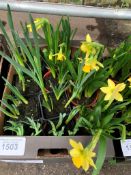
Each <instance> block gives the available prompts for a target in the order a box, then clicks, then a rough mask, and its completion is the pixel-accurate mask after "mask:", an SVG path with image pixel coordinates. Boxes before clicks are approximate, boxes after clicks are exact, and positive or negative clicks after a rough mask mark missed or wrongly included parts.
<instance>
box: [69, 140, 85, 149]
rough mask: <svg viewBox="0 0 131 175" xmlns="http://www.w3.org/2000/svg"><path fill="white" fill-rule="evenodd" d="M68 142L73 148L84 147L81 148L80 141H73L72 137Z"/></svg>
mask: <svg viewBox="0 0 131 175" xmlns="http://www.w3.org/2000/svg"><path fill="white" fill-rule="evenodd" d="M69 142H70V145H71V146H72V147H73V148H75V149H79V150H83V149H84V148H83V145H82V144H81V143H80V142H79V143H77V142H76V141H74V140H72V139H70V140H69Z"/></svg>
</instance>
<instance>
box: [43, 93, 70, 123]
mask: <svg viewBox="0 0 131 175" xmlns="http://www.w3.org/2000/svg"><path fill="white" fill-rule="evenodd" d="M49 95H50V97H51V98H52V99H53V110H52V111H51V112H49V111H48V109H46V108H44V107H43V105H42V95H41V97H40V103H41V106H42V110H41V115H43V118H44V119H45V120H53V119H58V117H59V114H60V113H62V114H63V113H66V114H69V113H70V110H71V107H70V106H68V107H67V108H65V107H64V106H65V104H66V102H67V100H68V98H67V96H66V94H64V95H62V96H61V98H60V100H59V101H57V100H56V98H55V95H54V94H53V93H49Z"/></svg>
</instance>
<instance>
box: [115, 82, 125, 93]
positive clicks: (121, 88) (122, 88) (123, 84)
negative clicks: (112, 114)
mask: <svg viewBox="0 0 131 175" xmlns="http://www.w3.org/2000/svg"><path fill="white" fill-rule="evenodd" d="M125 87H126V84H125V83H120V84H117V85H116V88H117V89H118V92H121V91H123V90H124V89H125Z"/></svg>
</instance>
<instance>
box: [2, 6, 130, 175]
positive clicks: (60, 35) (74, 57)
mask: <svg viewBox="0 0 131 175" xmlns="http://www.w3.org/2000/svg"><path fill="white" fill-rule="evenodd" d="M8 22H9V25H10V28H11V32H12V36H13V42H12V41H11V40H10V38H9V37H8V35H7V33H6V31H5V28H4V26H3V25H2V23H1V22H0V28H1V30H2V32H3V34H4V36H5V38H6V40H7V42H8V47H9V50H10V55H7V54H6V53H4V52H2V51H0V55H1V56H2V57H3V58H5V59H6V60H7V61H8V62H9V63H10V64H11V67H10V74H9V77H8V78H7V79H5V78H3V79H4V81H5V86H6V87H7V88H8V91H10V94H9V93H5V94H4V97H3V99H2V101H1V104H2V106H1V107H0V111H1V112H2V114H5V117H4V118H5V126H4V131H5V132H4V133H5V134H7V135H9V134H13V135H17V136H23V135H24V136H26V139H27V145H28V146H27V147H29V145H31V144H32V149H35V150H36V149H38V147H39V149H40V148H43V147H44V148H45V149H48V148H58V149H59V148H63V149H64V148H66V149H70V148H71V146H72V147H73V149H72V150H70V152H69V153H70V155H71V157H72V161H73V163H74V165H75V166H76V167H77V168H80V167H82V168H83V169H84V170H85V171H87V170H88V169H89V167H90V166H92V167H94V170H93V174H98V173H99V171H100V169H101V167H102V164H103V162H104V159H105V156H106V148H109V147H111V146H112V145H108V144H107V141H108V143H109V142H110V141H109V140H108V138H111V139H114V138H117V136H116V135H115V131H116V129H118V130H119V131H120V137H122V138H123V139H124V138H125V131H126V128H125V125H124V122H125V120H126V119H127V115H125V114H124V111H125V110H128V106H129V104H130V102H131V100H130V98H129V95H127V91H128V90H127V89H128V83H127V77H129V72H130V71H129V70H130V66H129V70H128V71H126V73H124V75H123V70H124V69H125V68H124V66H123V64H121V60H120V59H119V58H120V56H121V54H122V55H123V54H124V56H125V57H122V60H123V62H124V64H125V62H126V64H128V59H129V52H130V48H129V45H128V44H129V41H125V42H124V44H125V45H126V46H125V47H122V48H121V47H120V48H117V49H116V50H111V54H110V56H109V57H108V58H103V56H102V55H103V52H104V46H103V45H102V44H100V43H98V42H95V41H92V39H91V37H90V35H89V34H88V35H87V36H86V41H83V42H82V43H81V44H80V46H79V47H78V48H75V49H72V47H71V40H72V39H73V37H74V34H75V32H76V29H75V30H72V29H71V26H70V22H69V18H62V19H61V20H60V22H59V24H58V25H57V27H56V29H54V28H53V26H52V25H51V24H50V23H49V21H48V20H47V19H43V18H39V19H36V20H35V21H33V19H32V17H31V15H30V22H31V24H28V25H27V24H26V25H24V24H22V30H23V35H24V40H22V39H21V38H20V37H19V35H18V33H17V32H16V31H15V29H14V25H13V20H12V16H11V12H10V9H9V7H8ZM38 29H42V31H43V32H44V37H43V36H41V35H40V34H39V33H38V32H37V30H38ZM30 32H31V33H32V35H33V43H32V40H31V39H30ZM44 39H45V43H46V44H45V45H44V46H41V47H40V40H42V41H44ZM123 48H124V49H125V52H124V53H123V50H124V49H123ZM118 50H119V52H118ZM125 58H126V59H127V60H126V61H125ZM12 67H13V68H12ZM116 68H117V71H116ZM119 71H120V72H121V73H122V75H123V76H122V80H121V79H120V78H119V76H118V75H119ZM114 72H115V73H114ZM10 80H11V81H10ZM121 93H122V94H121ZM105 94H106V95H105ZM123 99H124V100H123ZM81 135H83V136H81ZM30 136H33V137H30ZM35 136H37V137H35ZM42 139H43V140H45V141H44V142H42ZM76 141H79V142H78V143H77V142H76ZM52 143H54V144H52ZM69 143H70V144H69ZM98 143H99V147H98V155H97V160H96V164H95V163H94V161H93V157H95V155H96V153H95V152H96V147H97V144H98ZM110 143H111V142H110ZM82 144H83V145H85V146H86V147H85V148H84V147H83V145H82ZM70 145H71V146H70ZM107 145H108V146H107ZM107 151H109V150H107ZM32 152H33V151H32ZM26 153H27V150H26ZM35 154H36V153H32V157H34V156H35ZM27 155H28V154H27ZM27 157H28V156H27ZM27 157H26V156H25V157H24V158H27ZM32 157H31V158H32ZM2 158H3V157H2ZM4 158H5V157H4Z"/></svg>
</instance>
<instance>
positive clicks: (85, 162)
mask: <svg viewBox="0 0 131 175" xmlns="http://www.w3.org/2000/svg"><path fill="white" fill-rule="evenodd" d="M82 168H83V169H84V170H85V171H87V170H88V169H89V162H88V161H86V160H84V161H83V162H82Z"/></svg>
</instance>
